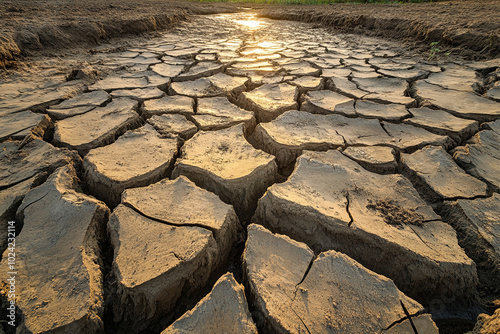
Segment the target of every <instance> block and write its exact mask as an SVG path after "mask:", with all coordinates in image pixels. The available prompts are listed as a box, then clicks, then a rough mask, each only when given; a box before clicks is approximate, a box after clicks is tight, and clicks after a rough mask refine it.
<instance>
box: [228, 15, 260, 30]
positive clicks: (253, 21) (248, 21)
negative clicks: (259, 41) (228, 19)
mask: <svg viewBox="0 0 500 334" xmlns="http://www.w3.org/2000/svg"><path fill="white" fill-rule="evenodd" d="M234 23H237V24H239V25H241V26H243V28H245V29H248V30H256V29H258V28H262V27H264V26H266V25H268V23H266V22H264V21H263V20H260V19H259V18H257V17H256V15H255V14H243V15H242V17H241V19H240V18H238V19H237V20H234Z"/></svg>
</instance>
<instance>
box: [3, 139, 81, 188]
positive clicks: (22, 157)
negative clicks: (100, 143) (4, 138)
mask: <svg viewBox="0 0 500 334" xmlns="http://www.w3.org/2000/svg"><path fill="white" fill-rule="evenodd" d="M20 145H21V142H19V141H9V142H4V143H2V144H0V189H5V188H8V187H11V186H13V185H16V184H18V183H20V182H22V181H24V180H27V179H29V178H31V177H33V176H37V177H38V176H41V174H43V173H47V174H50V173H52V172H53V171H54V170H56V169H57V168H59V167H61V166H64V165H66V164H71V163H73V162H77V161H78V160H80V158H79V157H78V156H77V155H76V154H75V153H74V152H70V151H69V150H68V149H66V148H62V149H61V148H56V147H54V146H52V145H50V144H49V143H46V142H44V141H43V140H40V139H35V140H33V141H30V142H28V143H27V144H26V145H24V146H22V147H21V146H20Z"/></svg>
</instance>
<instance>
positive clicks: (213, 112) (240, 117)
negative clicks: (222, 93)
mask: <svg viewBox="0 0 500 334" xmlns="http://www.w3.org/2000/svg"><path fill="white" fill-rule="evenodd" d="M192 119H193V120H194V122H195V123H196V125H197V126H198V127H199V128H200V130H220V129H225V128H228V127H231V126H233V125H236V124H238V123H243V124H244V125H245V129H248V130H253V128H254V127H255V117H254V115H253V112H251V111H248V110H244V109H241V108H239V107H237V106H235V105H234V104H232V103H231V102H229V100H228V99H227V98H226V97H209V98H204V99H198V107H197V109H196V115H194V116H192Z"/></svg>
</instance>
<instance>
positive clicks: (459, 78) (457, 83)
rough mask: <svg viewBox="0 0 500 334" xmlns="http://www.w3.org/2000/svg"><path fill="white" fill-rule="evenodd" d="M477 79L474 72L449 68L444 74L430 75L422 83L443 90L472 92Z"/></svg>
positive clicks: (462, 68)
mask: <svg viewBox="0 0 500 334" xmlns="http://www.w3.org/2000/svg"><path fill="white" fill-rule="evenodd" d="M478 79H479V78H478V77H477V76H476V72H475V71H474V70H471V69H467V68H465V67H451V68H447V69H446V70H445V71H444V72H439V73H433V74H431V75H430V76H429V77H428V78H427V79H424V81H425V82H427V83H430V84H433V85H437V86H440V87H441V88H445V89H453V90H460V91H464V92H473V91H474V87H475V86H476V85H477V81H478Z"/></svg>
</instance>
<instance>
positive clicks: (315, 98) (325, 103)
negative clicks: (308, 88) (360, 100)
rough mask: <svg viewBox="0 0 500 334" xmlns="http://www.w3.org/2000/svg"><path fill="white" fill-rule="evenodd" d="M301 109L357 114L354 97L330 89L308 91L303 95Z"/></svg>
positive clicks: (316, 112)
mask: <svg viewBox="0 0 500 334" xmlns="http://www.w3.org/2000/svg"><path fill="white" fill-rule="evenodd" d="M300 110H302V111H307V112H310V113H313V114H342V115H345V116H355V115H356V111H355V110H354V100H353V99H351V98H349V97H346V96H344V95H341V94H339V93H336V92H332V91H330V90H319V91H312V92H308V93H307V94H306V95H304V96H302V105H301V107H300Z"/></svg>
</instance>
